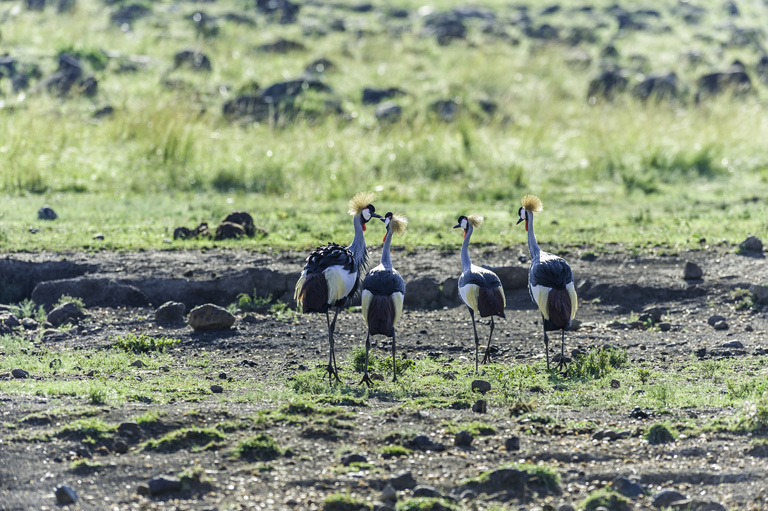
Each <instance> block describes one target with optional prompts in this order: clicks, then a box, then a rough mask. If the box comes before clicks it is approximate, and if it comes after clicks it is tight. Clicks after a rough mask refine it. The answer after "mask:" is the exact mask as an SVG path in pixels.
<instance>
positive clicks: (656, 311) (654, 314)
mask: <svg viewBox="0 0 768 511" xmlns="http://www.w3.org/2000/svg"><path fill="white" fill-rule="evenodd" d="M663 315H664V311H662V310H661V309H660V308H658V307H648V308H647V309H645V310H644V311H643V314H642V315H641V316H640V317H641V318H642V316H646V317H647V318H650V320H651V321H652V322H653V323H654V324H656V323H658V322H659V321H661V316H663ZM640 321H643V320H642V319H641V320H640Z"/></svg>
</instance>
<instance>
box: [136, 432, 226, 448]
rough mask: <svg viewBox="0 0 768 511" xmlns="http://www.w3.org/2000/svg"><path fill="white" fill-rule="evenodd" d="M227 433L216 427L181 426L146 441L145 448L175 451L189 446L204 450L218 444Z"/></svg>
mask: <svg viewBox="0 0 768 511" xmlns="http://www.w3.org/2000/svg"><path fill="white" fill-rule="evenodd" d="M225 439H226V435H225V434H224V433H222V432H221V431H219V430H218V429H216V428H181V429H176V430H173V431H171V432H169V433H168V434H166V435H164V436H162V437H160V438H157V439H154V438H153V439H150V440H147V441H146V442H144V449H146V450H150V451H164V452H173V451H179V450H181V449H187V448H197V449H202V450H207V449H211V448H213V447H216V446H218V442H222V441H224V440H225Z"/></svg>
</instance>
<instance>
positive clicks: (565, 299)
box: [517, 195, 579, 369]
mask: <svg viewBox="0 0 768 511" xmlns="http://www.w3.org/2000/svg"><path fill="white" fill-rule="evenodd" d="M543 209H544V206H543V204H542V202H541V199H539V198H538V197H536V196H535V195H526V196H525V197H523V205H522V207H521V208H520V209H519V210H518V212H517V214H518V215H519V216H520V219H519V220H518V221H517V223H518V224H519V223H520V222H525V230H526V231H527V232H528V250H529V251H530V253H531V269H530V271H529V272H528V292H529V293H530V294H531V299H532V300H533V301H534V303H536V305H537V306H538V307H539V311H540V312H541V317H542V324H543V325H544V352H545V353H546V356H547V369H549V337H548V336H547V332H551V331H556V330H560V331H561V332H562V333H561V345H560V361H559V362H558V364H557V366H558V368H561V367H562V366H564V365H565V331H566V330H568V329H569V328H571V320H572V319H573V318H574V317H576V309H577V308H578V306H579V305H578V298H577V297H576V288H575V286H574V284H573V272H572V271H571V267H570V266H568V263H566V262H565V259H563V258H562V257H558V256H555V255H552V254H549V253H547V252H544V251H543V250H541V249H540V248H539V244H538V243H537V242H536V235H535V234H534V233H533V214H534V213H538V212H540V211H542V210H543Z"/></svg>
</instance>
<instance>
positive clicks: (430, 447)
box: [411, 435, 445, 452]
mask: <svg viewBox="0 0 768 511" xmlns="http://www.w3.org/2000/svg"><path fill="white" fill-rule="evenodd" d="M411 446H412V447H413V448H415V449H421V450H422V451H437V452H441V451H444V450H445V446H444V445H443V444H442V443H440V442H433V441H432V439H430V438H429V437H428V436H427V435H418V436H416V437H415V438H414V439H413V440H411Z"/></svg>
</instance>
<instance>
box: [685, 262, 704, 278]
mask: <svg viewBox="0 0 768 511" xmlns="http://www.w3.org/2000/svg"><path fill="white" fill-rule="evenodd" d="M703 274H704V272H703V271H702V269H701V266H699V265H698V264H696V263H692V262H691V261H686V263H685V268H683V279H685V280H699V279H701V276H702V275H703Z"/></svg>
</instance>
